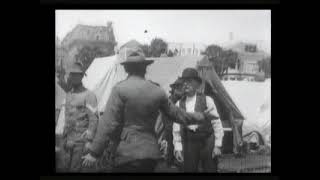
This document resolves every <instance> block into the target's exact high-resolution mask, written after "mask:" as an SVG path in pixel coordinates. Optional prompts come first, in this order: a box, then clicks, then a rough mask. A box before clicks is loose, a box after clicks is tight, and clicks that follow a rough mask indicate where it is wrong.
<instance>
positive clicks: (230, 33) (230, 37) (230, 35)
mask: <svg viewBox="0 0 320 180" xmlns="http://www.w3.org/2000/svg"><path fill="white" fill-rule="evenodd" d="M229 41H230V42H232V41H233V32H229Z"/></svg>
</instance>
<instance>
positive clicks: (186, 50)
mask: <svg viewBox="0 0 320 180" xmlns="http://www.w3.org/2000/svg"><path fill="white" fill-rule="evenodd" d="M206 47H207V46H206V45H205V44H202V43H168V52H169V51H170V50H171V51H172V52H173V53H174V54H175V55H176V56H188V55H193V56H200V55H201V52H204V51H205V50H206Z"/></svg>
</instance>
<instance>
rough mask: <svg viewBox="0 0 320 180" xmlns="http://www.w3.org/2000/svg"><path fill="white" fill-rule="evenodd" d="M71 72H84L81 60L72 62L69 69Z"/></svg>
mask: <svg viewBox="0 0 320 180" xmlns="http://www.w3.org/2000/svg"><path fill="white" fill-rule="evenodd" d="M69 72H70V73H84V71H83V68H82V64H81V63H79V62H75V63H73V64H72V66H71V68H70V69H69Z"/></svg>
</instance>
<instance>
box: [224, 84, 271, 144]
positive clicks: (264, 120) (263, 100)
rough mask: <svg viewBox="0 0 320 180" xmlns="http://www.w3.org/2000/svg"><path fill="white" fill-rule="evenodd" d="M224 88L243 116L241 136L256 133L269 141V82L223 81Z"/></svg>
mask: <svg viewBox="0 0 320 180" xmlns="http://www.w3.org/2000/svg"><path fill="white" fill-rule="evenodd" d="M223 84H224V86H225V87H226V89H227V91H228V92H229V93H230V95H231V97H232V99H233V100H234V102H235V103H236V105H237V106H238V107H239V109H240V110H241V112H243V114H244V116H245V119H246V120H245V121H243V126H242V130H243V135H245V134H247V133H249V132H252V131H258V132H259V133H261V135H262V136H263V137H264V138H265V140H267V141H269V138H270V135H271V80H270V79H268V80H266V81H265V82H246V81H224V82H223Z"/></svg>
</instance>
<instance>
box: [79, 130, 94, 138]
mask: <svg viewBox="0 0 320 180" xmlns="http://www.w3.org/2000/svg"><path fill="white" fill-rule="evenodd" d="M91 137H92V132H91V131H89V130H86V131H85V132H83V133H82V134H81V138H82V139H89V138H91Z"/></svg>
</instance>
